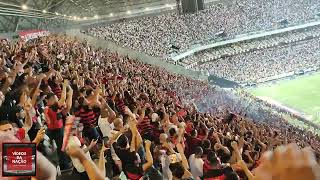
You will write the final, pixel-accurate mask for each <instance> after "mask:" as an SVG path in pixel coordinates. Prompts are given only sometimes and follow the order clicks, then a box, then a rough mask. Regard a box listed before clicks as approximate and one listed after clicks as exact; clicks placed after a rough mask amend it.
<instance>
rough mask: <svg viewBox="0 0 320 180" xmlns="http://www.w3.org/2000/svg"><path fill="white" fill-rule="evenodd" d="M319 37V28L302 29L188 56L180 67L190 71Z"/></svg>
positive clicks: (180, 62)
mask: <svg viewBox="0 0 320 180" xmlns="http://www.w3.org/2000/svg"><path fill="white" fill-rule="evenodd" d="M319 36H320V29H319V27H312V28H306V29H300V30H297V31H289V32H285V33H280V34H275V35H272V36H266V37H262V38H258V39H252V40H248V41H242V42H237V43H233V44H230V45H226V46H222V47H216V48H212V49H206V50H204V51H200V52H197V53H195V54H193V55H190V56H187V57H186V58H183V59H181V60H179V65H182V66H184V67H186V68H188V69H190V68H191V69H192V68H193V67H195V68H196V65H198V64H201V63H205V62H209V61H213V60H216V59H219V58H223V57H227V56H233V55H237V54H241V53H246V52H250V51H254V50H261V49H266V48H271V47H275V46H280V45H285V44H290V43H295V42H298V41H303V40H307V39H312V38H316V37H319ZM197 70H199V69H197Z"/></svg>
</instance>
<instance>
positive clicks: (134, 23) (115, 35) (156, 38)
mask: <svg viewBox="0 0 320 180" xmlns="http://www.w3.org/2000/svg"><path fill="white" fill-rule="evenodd" d="M319 3H320V2H319V1H317V0H308V1H301V0H268V1H258V0H244V1H219V2H218V3H217V2H215V3H214V4H212V5H210V6H208V7H207V9H206V10H203V11H199V12H198V13H197V14H185V15H182V16H180V15H178V14H176V13H174V12H173V13H166V14H161V15H157V16H148V17H141V18H135V19H130V20H124V21H121V22H117V23H113V24H108V25H99V26H96V27H92V28H89V29H88V30H87V32H88V34H90V35H93V36H96V37H99V38H103V39H106V40H111V41H113V42H115V43H117V44H119V45H121V46H124V47H128V48H130V49H135V50H138V51H140V52H144V53H147V54H149V55H152V56H159V57H168V55H169V54H170V53H172V52H175V51H178V52H183V51H186V50H188V49H190V48H191V46H192V44H196V43H199V42H200V43H201V42H204V41H208V40H214V39H221V37H220V35H219V34H223V36H224V38H232V37H234V36H235V35H239V34H244V33H249V32H254V31H261V30H270V29H276V28H281V27H283V25H282V24H281V22H282V21H286V22H288V23H289V25H294V24H299V23H304V22H306V21H310V20H312V19H314V18H315V17H316V14H317V13H318V12H319V9H318V7H319V5H320V4H319ZM284 26H286V25H284ZM172 47H177V48H178V49H177V48H172Z"/></svg>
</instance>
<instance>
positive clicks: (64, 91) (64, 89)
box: [59, 79, 69, 105]
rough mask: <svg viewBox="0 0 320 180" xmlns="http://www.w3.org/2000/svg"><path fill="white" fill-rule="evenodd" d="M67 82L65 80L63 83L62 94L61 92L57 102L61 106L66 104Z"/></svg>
mask: <svg viewBox="0 0 320 180" xmlns="http://www.w3.org/2000/svg"><path fill="white" fill-rule="evenodd" d="M68 83H69V81H68V80H67V79H65V80H64V81H63V85H62V92H61V98H60V100H59V104H60V105H63V104H64V103H65V102H66V98H67V85H68Z"/></svg>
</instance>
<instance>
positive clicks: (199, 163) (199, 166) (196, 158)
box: [189, 147, 204, 180]
mask: <svg viewBox="0 0 320 180" xmlns="http://www.w3.org/2000/svg"><path fill="white" fill-rule="evenodd" d="M202 154H203V150H202V148H201V147H196V148H195V153H194V154H191V155H190V156H189V166H190V170H191V174H192V176H193V177H194V178H195V179H196V180H200V178H201V177H202V176H203V164H204V162H203V160H202V158H201V156H202Z"/></svg>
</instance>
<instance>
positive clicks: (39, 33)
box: [18, 29, 50, 41]
mask: <svg viewBox="0 0 320 180" xmlns="http://www.w3.org/2000/svg"><path fill="white" fill-rule="evenodd" d="M18 34H19V37H20V38H21V39H23V40H24V41H29V40H31V39H35V38H38V37H43V36H48V35H49V34H50V32H49V31H47V30H39V29H36V30H27V31H20V32H19V33H18Z"/></svg>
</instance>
